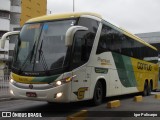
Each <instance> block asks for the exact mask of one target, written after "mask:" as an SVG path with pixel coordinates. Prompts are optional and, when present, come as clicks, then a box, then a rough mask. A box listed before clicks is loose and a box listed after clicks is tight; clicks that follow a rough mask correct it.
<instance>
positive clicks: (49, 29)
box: [13, 20, 75, 71]
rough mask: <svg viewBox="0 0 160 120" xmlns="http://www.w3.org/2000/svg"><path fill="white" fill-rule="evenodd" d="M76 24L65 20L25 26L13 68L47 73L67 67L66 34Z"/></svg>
mask: <svg viewBox="0 0 160 120" xmlns="http://www.w3.org/2000/svg"><path fill="white" fill-rule="evenodd" d="M74 24H75V20H63V21H53V22H46V23H34V24H26V25H24V27H23V28H22V30H21V33H20V37H19V38H20V39H19V41H20V43H21V44H20V45H19V46H18V48H17V49H18V53H17V59H15V61H14V63H13V66H14V67H15V68H17V69H21V70H22V66H23V71H33V70H34V71H46V70H54V69H58V68H62V67H63V66H65V65H66V64H67V61H66V59H65V58H66V55H67V54H68V53H67V51H68V47H67V46H65V34H66V31H67V30H68V28H69V27H71V26H72V25H74ZM33 48H34V49H33ZM32 50H34V51H33V52H32ZM28 56H30V57H28ZM24 62H25V63H24Z"/></svg>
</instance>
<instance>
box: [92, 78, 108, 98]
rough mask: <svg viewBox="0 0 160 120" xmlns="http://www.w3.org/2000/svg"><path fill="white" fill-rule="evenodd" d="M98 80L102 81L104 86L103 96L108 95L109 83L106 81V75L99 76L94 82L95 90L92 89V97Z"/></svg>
mask: <svg viewBox="0 0 160 120" xmlns="http://www.w3.org/2000/svg"><path fill="white" fill-rule="evenodd" d="M97 82H101V83H102V87H103V92H104V94H103V97H106V94H107V83H106V80H105V78H104V77H98V78H97V79H96V82H95V84H94V87H93V90H92V93H91V98H93V95H94V90H95V86H96V84H97Z"/></svg>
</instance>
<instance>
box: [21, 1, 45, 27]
mask: <svg viewBox="0 0 160 120" xmlns="http://www.w3.org/2000/svg"><path fill="white" fill-rule="evenodd" d="M21 12H22V14H21V16H20V25H21V26H22V25H23V24H24V23H25V22H26V21H27V20H28V19H31V18H34V17H38V16H42V15H46V12H47V0H22V2H21Z"/></svg>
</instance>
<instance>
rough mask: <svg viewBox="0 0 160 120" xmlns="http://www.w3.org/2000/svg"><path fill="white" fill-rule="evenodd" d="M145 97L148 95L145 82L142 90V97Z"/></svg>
mask: <svg viewBox="0 0 160 120" xmlns="http://www.w3.org/2000/svg"><path fill="white" fill-rule="evenodd" d="M147 95H148V85H147V82H145V84H144V90H143V96H147Z"/></svg>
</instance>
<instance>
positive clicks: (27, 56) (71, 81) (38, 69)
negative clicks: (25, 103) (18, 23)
mask: <svg viewBox="0 0 160 120" xmlns="http://www.w3.org/2000/svg"><path fill="white" fill-rule="evenodd" d="M16 33H17V35H18V37H17V41H16V45H15V51H14V56H13V61H12V72H11V78H10V82H9V86H10V87H9V88H10V94H11V96H12V97H14V98H19V99H29V100H36V101H47V102H48V103H52V102H77V101H83V100H91V101H92V103H93V104H94V105H99V104H101V103H102V101H103V99H104V98H105V97H110V96H117V95H124V94H131V93H138V92H141V93H143V95H144V96H147V95H150V93H151V91H152V90H156V89H157V87H158V71H159V68H158V64H157V62H158V50H157V49H156V48H155V47H153V46H152V45H150V44H149V43H146V42H145V41H143V40H142V39H140V38H139V37H137V36H135V35H133V34H131V33H129V32H128V31H126V30H124V29H122V28H121V27H118V26H115V25H113V24H111V23H109V22H107V21H105V20H104V19H103V18H102V17H101V15H99V14H96V13H88V12H74V13H64V14H54V15H46V16H41V17H37V18H33V19H30V20H28V21H27V22H26V23H25V25H24V26H23V27H22V29H21V31H20V32H14V35H15V34H16ZM6 34H7V33H6ZM10 35H11V33H10ZM5 36H7V35H5ZM4 41H5V39H2V40H1V47H3V45H4ZM153 57H154V58H156V60H154V61H153V60H150V59H149V58H153Z"/></svg>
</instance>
